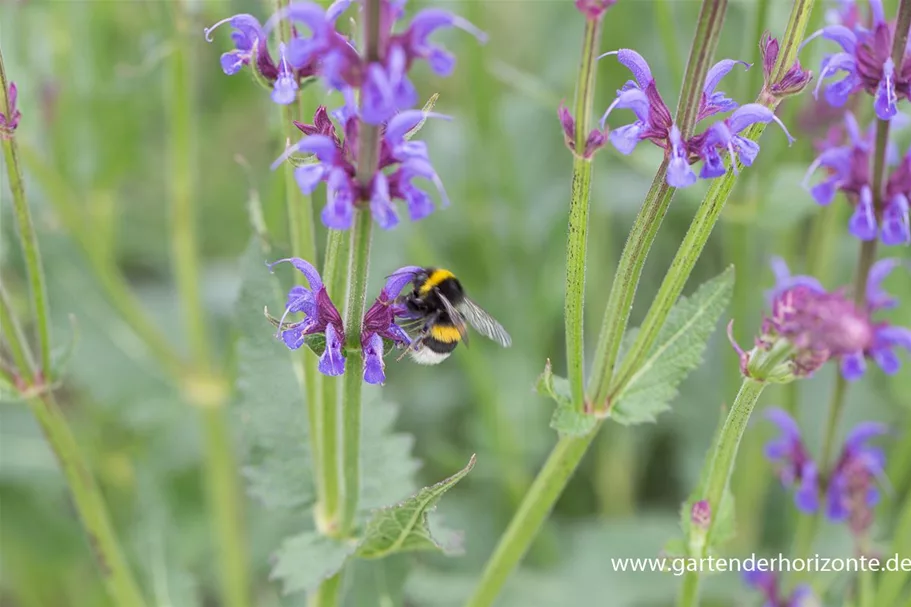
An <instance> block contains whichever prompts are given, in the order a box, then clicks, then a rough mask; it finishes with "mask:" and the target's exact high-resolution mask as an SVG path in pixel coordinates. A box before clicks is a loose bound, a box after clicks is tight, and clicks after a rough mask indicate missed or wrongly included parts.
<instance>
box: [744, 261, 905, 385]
mask: <svg viewBox="0 0 911 607" xmlns="http://www.w3.org/2000/svg"><path fill="white" fill-rule="evenodd" d="M899 265H900V262H898V261H897V260H895V259H882V260H880V261H878V262H876V263H875V264H873V266H872V267H871V269H870V273H869V277H868V279H867V284H866V289H865V293H864V300H863V302H862V303H861V304H860V305H858V304H856V303H855V302H854V301H853V299H851V298H849V297H848V296H847V295H846V293H845V290H844V289H838V290H835V291H832V292H829V291H827V290H826V289H825V288H824V287H823V286H822V284H820V282H819V281H818V280H817V279H815V278H813V277H812V276H804V275H797V276H792V275H791V273H790V271H789V270H788V267H787V265H786V264H785V262H784V261H783V260H781V259H776V260H774V261H773V264H772V266H773V270H774V272H775V275H776V284H775V287H774V288H773V289H772V291H771V292H770V293H769V299H770V306H771V311H770V313H769V314H768V315H767V316H766V317H765V318H764V319H763V323H762V329H761V332H760V335H759V336H758V337H757V338H756V341H755V348H754V349H753V350H751V351H750V352H745V351H744V350H743V349H742V348H740V346H738V345H737V344H736V343H735V342H734V341H733V339H732V340H731V343H732V344H733V346H734V348H735V350H736V351H737V352H738V354H739V356H740V367H741V371H742V372H743V373H744V375H746V376H755V373H756V368H757V364H756V363H757V361H761V360H762V358H763V356H764V354H766V353H768V352H770V351H772V350H773V349H774V348H776V347H778V346H780V345H781V343H782V342H786V343H787V345H788V347H789V350H788V356H787V359H786V360H785V362H784V364H785V365H786V368H785V369H783V370H782V373H780V375H779V376H777V377H775V378H769V377H759V378H758V379H775V380H776V381H790V380H791V379H793V378H799V377H808V376H810V375H812V374H813V373H814V372H815V371H816V370H817V369H819V368H820V367H821V366H822V365H823V364H825V363H826V362H827V361H829V360H834V361H836V362H837V363H838V364H839V367H840V370H841V374H842V376H843V377H844V378H845V379H846V380H848V381H856V380H858V379H860V378H861V377H862V376H863V375H864V373H865V372H866V369H867V360H868V359H871V360H873V361H874V362H875V363H876V364H877V365H878V366H879V367H880V368H881V369H882V370H883V372H885V373H887V374H889V375H893V374H895V373H897V372H898V370H899V368H900V366H901V361H900V359H899V357H898V354H897V350H899V349H905V350H907V351H909V352H911V329H908V328H905V327H900V326H895V325H893V324H891V323H890V322H888V321H885V320H879V321H878V320H876V319H875V318H874V316H875V315H876V313H877V312H879V311H880V310H884V309H888V308H893V307H895V306H897V305H898V300H897V299H896V298H894V297H891V296H890V295H889V294H888V293H887V292H886V291H885V290H884V289H883V288H882V282H883V281H884V280H885V279H886V277H887V276H888V275H889V274H890V273H891V272H892V271H893V270H894V269H895V268H896V267H898V266H899ZM729 335H730V334H729Z"/></svg>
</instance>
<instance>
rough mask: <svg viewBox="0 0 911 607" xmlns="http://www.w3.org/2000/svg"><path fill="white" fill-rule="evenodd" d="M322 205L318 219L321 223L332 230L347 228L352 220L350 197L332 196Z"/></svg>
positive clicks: (352, 208)
mask: <svg viewBox="0 0 911 607" xmlns="http://www.w3.org/2000/svg"><path fill="white" fill-rule="evenodd" d="M331 198H332V199H331V200H330V201H328V202H327V203H326V206H325V207H323V212H322V213H320V219H322V221H323V225H324V226H326V227H327V228H330V229H332V230H348V229H350V228H351V222H352V221H353V220H354V204H352V203H351V201H350V199H347V198H344V197H341V196H333V197H331Z"/></svg>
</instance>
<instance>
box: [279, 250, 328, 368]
mask: <svg viewBox="0 0 911 607" xmlns="http://www.w3.org/2000/svg"><path fill="white" fill-rule="evenodd" d="M283 262H289V263H290V264H291V265H293V266H294V267H295V268H297V269H298V270H299V271H300V272H301V273H302V274H303V275H304V278H306V279H307V284H308V285H309V288H307V287H303V286H300V285H297V286H294V287H292V288H291V290H290V291H289V292H288V300H287V303H286V304H285V311H284V313H283V314H282V317H281V319H279V321H278V334H277V337H280V338H281V339H282V341H284V342H285V345H286V346H288V348H290V349H292V350H296V349H298V348H300V347H301V346H302V345H304V342H305V338H306V337H307V336H309V335H316V334H320V333H322V334H323V335H324V336H325V338H326V348H325V350H324V351H323V353H322V355H321V356H320V359H319V367H318V368H319V371H320V373H322V374H324V375H342V374H343V373H344V372H345V355H344V352H343V348H344V344H345V329H344V326H343V324H342V317H341V315H340V314H339V312H338V309H337V308H336V307H335V304H333V303H332V300H331V299H329V293H328V292H327V291H326V286H325V285H324V284H323V281H322V278H320V275H319V272H317V271H316V268H314V267H313V265H312V264H310V263H309V262H307V261H304V260H303V259H300V258H298V257H289V258H286V259H279V260H278V261H275V262H272V263H270V264H267V266H268V267H269V270H270V271H272V268H274V267H275V266H276V265H277V264H280V263H283ZM297 313H302V314H303V315H304V318H303V320H300V321H298V322H294V323H289V324H285V318H287V316H288V315H289V314H297Z"/></svg>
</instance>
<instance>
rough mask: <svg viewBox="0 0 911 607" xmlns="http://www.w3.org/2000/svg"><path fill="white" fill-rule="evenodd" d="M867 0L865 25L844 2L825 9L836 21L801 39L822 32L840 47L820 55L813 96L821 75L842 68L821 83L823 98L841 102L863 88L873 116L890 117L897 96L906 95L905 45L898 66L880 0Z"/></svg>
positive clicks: (910, 79)
mask: <svg viewBox="0 0 911 607" xmlns="http://www.w3.org/2000/svg"><path fill="white" fill-rule="evenodd" d="M868 2H869V6H870V16H871V19H870V25H869V26H866V25H864V24H862V23H861V20H860V19H859V15H858V11H857V9H856V7H855V6H853V3H844V6H842V7H841V10H839V11H836V12H834V13H830V15H831V16H833V17H835V19H836V20H838V21H839V22H836V23H832V24H830V25H827V26H826V27H824V28H822V29H821V30H819V31H817V32H815V33H813V34H811V35H810V36H809V37H807V39H806V40H805V41H804V44H806V43H807V42H809V41H811V40H813V39H815V38H817V37H822V38H824V39H826V40H830V41H832V42H835V43H836V44H837V45H838V46H839V47H841V51H840V52H837V53H834V54H830V55H826V56H825V57H824V58H823V60H822V64H821V65H820V70H819V81H818V82H817V84H816V89H815V90H814V96H816V95H818V92H819V89H820V87H821V86H822V83H823V81H824V80H826V79H828V78H831V77H833V76H836V75H839V74H841V73H843V74H844V75H843V76H842V77H841V79H840V80H837V81H835V82H830V83H829V84H828V85H827V86H826V88H825V92H824V96H825V99H826V101H828V102H829V103H830V104H831V105H833V106H836V107H842V106H844V105H845V104H846V103H847V102H848V99H850V98H851V96H852V95H854V94H856V93H859V92H861V91H863V92H865V93H867V94H869V95H872V96H873V109H874V111H875V112H876V116H877V117H878V118H879V119H880V120H890V119H891V118H893V117H894V116H895V115H896V114H897V113H898V102H899V100H901V99H908V98H909V94H911V61H908V58H909V57H908V54H909V49H908V48H906V49H905V50H904V56H903V58H902V61H901V62H900V66H896V65H895V61H894V60H893V58H892V47H893V42H894V40H895V36H896V31H895V28H896V23H895V20H892V21H887V20H886V18H885V14H884V12H883V4H882V0H868Z"/></svg>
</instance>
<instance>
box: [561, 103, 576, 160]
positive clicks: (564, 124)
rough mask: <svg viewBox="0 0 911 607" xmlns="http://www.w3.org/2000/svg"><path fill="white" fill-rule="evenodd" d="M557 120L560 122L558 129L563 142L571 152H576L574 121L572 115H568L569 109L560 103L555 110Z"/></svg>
mask: <svg viewBox="0 0 911 607" xmlns="http://www.w3.org/2000/svg"><path fill="white" fill-rule="evenodd" d="M557 118H559V120H560V127H561V128H562V129H563V141H564V142H565V143H566V147H568V148H569V149H570V150H571V151H575V150H576V121H575V119H574V118H573V115H572V114H570V113H569V108H567V107H566V105H564V104H563V102H562V101H561V102H560V107H558V108H557Z"/></svg>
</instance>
